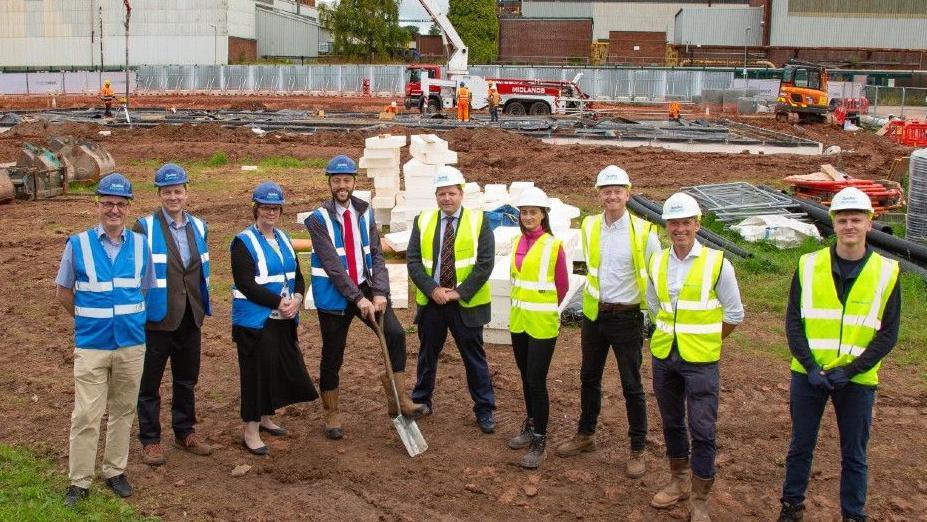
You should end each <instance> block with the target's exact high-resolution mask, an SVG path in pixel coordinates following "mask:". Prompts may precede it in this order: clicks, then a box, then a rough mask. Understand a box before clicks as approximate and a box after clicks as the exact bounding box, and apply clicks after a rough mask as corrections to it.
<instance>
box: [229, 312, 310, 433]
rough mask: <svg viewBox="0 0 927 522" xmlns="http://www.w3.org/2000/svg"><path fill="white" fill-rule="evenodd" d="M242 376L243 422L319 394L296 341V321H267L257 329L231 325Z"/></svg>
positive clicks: (255, 419)
mask: <svg viewBox="0 0 927 522" xmlns="http://www.w3.org/2000/svg"><path fill="white" fill-rule="evenodd" d="M232 339H233V340H234V341H235V344H236V345H237V346H238V370H239V372H240V374H241V419H242V420H243V421H245V422H258V421H260V420H261V416H262V415H273V414H274V412H275V410H277V409H278V408H282V407H284V406H288V405H290V404H295V403H297V402H308V401H314V400H315V399H318V398H319V394H318V392H317V391H316V389H315V385H313V384H312V378H311V377H309V372H307V371H306V363H305V361H303V354H302V353H301V352H300V351H299V345H298V344H297V339H296V321H293V320H278V319H268V320H267V321H266V322H265V323H264V328H262V329H260V330H257V329H253V328H245V327H243V326H232Z"/></svg>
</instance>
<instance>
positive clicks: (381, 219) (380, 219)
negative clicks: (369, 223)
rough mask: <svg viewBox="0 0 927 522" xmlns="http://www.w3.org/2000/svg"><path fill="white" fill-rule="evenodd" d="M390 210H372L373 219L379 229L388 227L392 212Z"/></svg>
mask: <svg viewBox="0 0 927 522" xmlns="http://www.w3.org/2000/svg"><path fill="white" fill-rule="evenodd" d="M392 210H393V209H392V208H374V209H373V219H375V220H376V222H377V224H378V225H380V226H381V227H383V226H386V225H389V220H390V212H392Z"/></svg>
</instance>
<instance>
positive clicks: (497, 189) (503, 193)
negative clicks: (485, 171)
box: [483, 183, 510, 210]
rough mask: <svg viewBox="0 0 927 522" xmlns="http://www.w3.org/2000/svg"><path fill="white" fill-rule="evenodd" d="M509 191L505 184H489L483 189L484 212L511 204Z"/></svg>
mask: <svg viewBox="0 0 927 522" xmlns="http://www.w3.org/2000/svg"><path fill="white" fill-rule="evenodd" d="M509 199H510V198H509V189H508V187H506V186H505V184H504V183H487V184H486V186H484V187H483V210H493V209H496V208H499V207H501V206H502V205H506V204H508V203H509Z"/></svg>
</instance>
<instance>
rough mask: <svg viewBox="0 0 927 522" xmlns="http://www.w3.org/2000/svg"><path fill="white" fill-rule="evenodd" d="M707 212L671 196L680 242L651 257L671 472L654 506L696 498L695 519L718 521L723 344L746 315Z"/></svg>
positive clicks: (657, 371) (668, 209) (656, 355)
mask: <svg viewBox="0 0 927 522" xmlns="http://www.w3.org/2000/svg"><path fill="white" fill-rule="evenodd" d="M701 215H702V213H701V209H700V208H699V206H698V202H696V201H695V199H694V198H692V196H689V195H688V194H685V193H681V192H679V193H676V194H673V195H672V196H670V197H669V199H667V200H666V203H665V204H664V205H663V219H664V220H666V230H667V232H668V234H669V237H670V241H671V242H672V245H673V246H672V247H671V248H668V249H666V250H664V251H662V252H660V253H659V254H657V255H655V256H653V258H651V260H650V264H649V270H648V274H649V277H648V284H647V304H648V306H649V307H650V313H651V316H652V317H653V318H654V321H655V324H656V330H655V331H654V333H653V336H652V337H651V339H650V352H651V354H652V355H653V391H654V395H655V396H656V398H657V405H658V406H659V408H660V417H661V419H662V421H663V439H664V441H665V442H666V455H667V457H668V458H669V463H670V472H671V478H670V481H669V483H667V484H666V485H665V486H664V487H663V489H661V490H660V491H659V492H657V494H656V495H654V497H653V499H652V500H651V501H650V504H651V505H652V506H653V507H656V508H668V507H670V506H673V505H675V504H676V503H677V502H679V501H680V500H683V499H685V498H687V497H690V495H691V497H690V499H689V516H690V520H692V521H695V522H706V521H708V520H710V518H709V516H708V494H709V492H710V491H711V486H712V484H713V483H714V479H715V423H716V421H717V417H718V393H719V388H720V386H719V375H718V361H719V360H720V359H721V343H722V340H723V339H724V338H725V337H727V336H728V335H729V334H730V333H731V332H732V331H733V330H734V328H735V327H736V326H737V325H738V324H740V323H741V322H742V321H743V318H744V308H743V304H742V303H741V300H740V290H739V288H738V286H737V278H736V277H735V275H734V267H733V266H731V263H730V262H729V261H727V260H726V259H724V253H723V252H721V251H718V250H714V249H711V248H708V247H705V246H702V245H701V244H700V243H699V242H698V241H696V240H695V238H696V234H697V233H698V231H699V228H700V224H699V221H700V219H701ZM687 420H688V429H687V427H686V421H687ZM690 437H691V468H690ZM690 469H691V479H690V477H689V475H690Z"/></svg>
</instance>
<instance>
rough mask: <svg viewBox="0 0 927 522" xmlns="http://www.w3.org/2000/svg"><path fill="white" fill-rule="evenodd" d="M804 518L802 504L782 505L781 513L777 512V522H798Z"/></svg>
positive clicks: (786, 503) (785, 503)
mask: <svg viewBox="0 0 927 522" xmlns="http://www.w3.org/2000/svg"><path fill="white" fill-rule="evenodd" d="M804 516H805V505H804V504H790V503H788V502H783V503H782V511H779V520H778V522H799V521H801V520H802V519H803V518H804Z"/></svg>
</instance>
